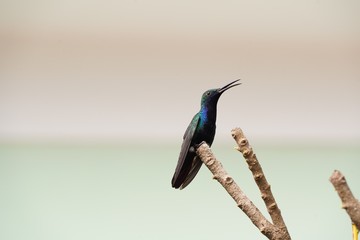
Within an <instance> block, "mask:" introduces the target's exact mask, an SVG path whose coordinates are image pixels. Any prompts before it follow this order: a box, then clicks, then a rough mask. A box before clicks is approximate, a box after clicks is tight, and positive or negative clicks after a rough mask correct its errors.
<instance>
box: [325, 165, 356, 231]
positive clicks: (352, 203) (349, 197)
mask: <svg viewBox="0 0 360 240" xmlns="http://www.w3.org/2000/svg"><path fill="white" fill-rule="evenodd" d="M329 180H330V182H331V183H332V184H333V186H334V188H335V190H336V191H337V193H338V195H339V197H340V199H341V202H342V207H343V208H344V209H345V210H346V212H347V213H348V215H349V216H350V219H351V221H352V222H353V223H354V224H355V226H356V227H357V229H360V202H359V201H358V200H357V199H356V198H355V197H354V195H353V194H352V192H351V190H350V188H349V186H348V184H347V182H346V179H345V177H344V175H342V173H341V172H340V171H338V170H335V171H334V172H333V174H332V175H331V177H330V179H329Z"/></svg>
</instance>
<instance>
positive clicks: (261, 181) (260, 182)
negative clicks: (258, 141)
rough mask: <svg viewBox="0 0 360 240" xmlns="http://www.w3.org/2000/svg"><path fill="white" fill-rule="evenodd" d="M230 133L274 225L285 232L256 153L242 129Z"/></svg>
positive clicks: (284, 226) (283, 223)
mask: <svg viewBox="0 0 360 240" xmlns="http://www.w3.org/2000/svg"><path fill="white" fill-rule="evenodd" d="M231 135H232V136H233V138H234V139H235V141H236V143H237V145H238V148H237V150H238V151H240V152H241V153H242V154H243V156H244V158H245V160H246V163H247V164H248V165H249V169H250V171H251V172H252V174H253V176H254V180H255V182H256V184H257V186H258V187H259V190H260V193H261V198H262V199H263V200H264V202H265V205H266V208H267V210H268V212H269V214H270V217H271V219H272V221H273V223H274V225H275V226H277V227H279V228H280V229H282V230H283V231H286V232H287V229H286V225H285V222H284V220H283V218H282V216H281V211H280V209H279V207H278V205H277V204H276V201H275V198H274V196H273V194H272V192H271V188H270V185H269V183H268V182H267V180H266V178H265V175H264V172H263V170H262V168H261V165H260V163H259V161H258V160H257V157H256V154H255V153H254V151H253V149H252V147H251V146H250V144H249V141H248V140H247V139H246V137H245V135H244V133H243V131H242V130H241V129H240V128H235V129H233V130H232V131H231Z"/></svg>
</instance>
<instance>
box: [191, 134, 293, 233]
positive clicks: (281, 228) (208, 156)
mask: <svg viewBox="0 0 360 240" xmlns="http://www.w3.org/2000/svg"><path fill="white" fill-rule="evenodd" d="M240 131H241V130H240ZM233 136H236V137H237V136H238V134H237V132H236V133H235V135H233ZM234 138H235V137H234ZM243 138H244V137H243ZM243 138H241V139H243ZM245 140H246V139H245ZM241 142H244V140H242V141H241ZM246 146H247V148H246V149H245V147H246ZM239 149H241V150H244V151H245V152H243V155H244V156H245V158H246V159H247V158H248V157H249V156H252V157H251V158H252V159H256V156H255V154H253V153H252V150H251V148H249V145H248V143H247V140H246V144H245V145H244V146H243V145H241V147H240V145H239ZM241 150H240V151H241ZM250 150H251V151H250ZM196 153H197V155H198V156H199V157H200V159H201V160H202V161H203V162H204V163H205V165H206V166H207V167H208V168H209V170H210V171H211V172H212V173H213V175H214V179H216V180H217V181H218V182H219V183H220V184H221V185H222V186H223V187H224V188H225V190H226V191H227V192H228V193H229V195H230V196H231V197H232V198H233V199H234V200H235V202H236V204H237V206H238V207H239V208H240V209H241V210H242V211H243V212H244V213H245V214H246V215H247V216H248V217H249V218H250V220H251V221H252V222H253V224H254V225H255V226H256V227H257V228H258V229H259V230H260V232H261V233H262V234H264V235H265V236H266V237H267V238H268V239H271V240H290V239H291V237H290V234H289V233H288V231H287V229H286V226H285V224H284V222H283V220H282V217H281V214H280V210H279V209H278V207H277V204H276V202H275V200H274V197H273V195H272V193H271V190H270V185H269V184H268V183H267V181H266V179H265V176H264V174H263V172H262V170H261V166H260V164H259V163H258V162H257V159H256V162H257V163H256V164H253V163H252V162H250V163H252V164H251V167H250V165H249V167H250V169H251V168H254V169H257V170H256V171H255V172H256V173H259V174H260V173H261V175H254V178H255V180H256V179H258V180H256V181H259V183H260V185H261V189H263V190H262V192H261V193H262V198H263V199H264V201H265V203H266V204H269V205H267V208H268V210H269V213H270V212H271V214H270V215H271V217H272V219H273V222H274V224H272V223H271V222H269V221H268V220H267V219H266V218H265V217H264V215H263V214H262V213H261V212H260V210H259V209H258V208H257V207H256V206H255V205H254V204H253V203H252V202H251V200H250V199H249V198H248V197H247V196H246V195H245V194H244V192H243V191H242V190H241V189H240V187H239V186H238V185H237V184H236V182H235V181H234V179H233V178H232V177H231V176H229V174H228V173H227V172H226V170H225V169H224V168H223V166H222V164H221V162H220V161H218V160H217V159H216V158H215V156H214V155H213V153H212V151H211V149H210V148H209V146H208V145H207V144H206V143H202V144H201V145H200V146H199V147H198V148H197V150H196ZM259 169H260V170H259ZM258 185H259V184H258ZM275 223H277V224H275Z"/></svg>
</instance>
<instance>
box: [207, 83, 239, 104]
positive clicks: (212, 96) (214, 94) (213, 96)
mask: <svg viewBox="0 0 360 240" xmlns="http://www.w3.org/2000/svg"><path fill="white" fill-rule="evenodd" d="M238 81H240V79H238V80H235V81H233V82H231V83H229V84H227V85H225V86H224V87H222V88H215V89H210V90H207V91H206V92H204V93H203V95H202V97H201V106H204V105H206V104H216V103H217V101H218V100H219V98H220V96H221V94H222V93H223V92H225V91H226V90H228V89H230V88H232V87H235V86H238V85H240V84H241V83H239V82H238Z"/></svg>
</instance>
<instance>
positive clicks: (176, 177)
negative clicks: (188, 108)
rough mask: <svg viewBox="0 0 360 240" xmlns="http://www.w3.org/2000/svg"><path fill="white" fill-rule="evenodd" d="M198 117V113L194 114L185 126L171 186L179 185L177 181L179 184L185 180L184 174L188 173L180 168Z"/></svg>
mask: <svg viewBox="0 0 360 240" xmlns="http://www.w3.org/2000/svg"><path fill="white" fill-rule="evenodd" d="M199 118H200V117H199V114H195V116H194V117H193V119H192V120H191V122H190V124H189V126H188V127H187V129H186V131H185V134H184V136H183V143H182V145H181V150H180V155H179V160H178V163H177V166H176V169H175V173H174V176H173V178H172V181H171V182H172V185H173V187H179V186H177V185H179V183H180V185H181V184H182V182H183V181H184V180H185V177H186V175H187V174H188V172H184V171H182V170H183V166H184V163H185V159H186V157H187V155H188V153H189V148H190V144H191V140H192V138H193V136H194V133H195V130H196V128H197V125H198V124H199ZM194 154H195V153H194ZM191 160H192V159H191ZM188 171H189V170H188ZM180 173H181V174H180ZM180 175H181V176H180ZM180 180H181V181H180Z"/></svg>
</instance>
